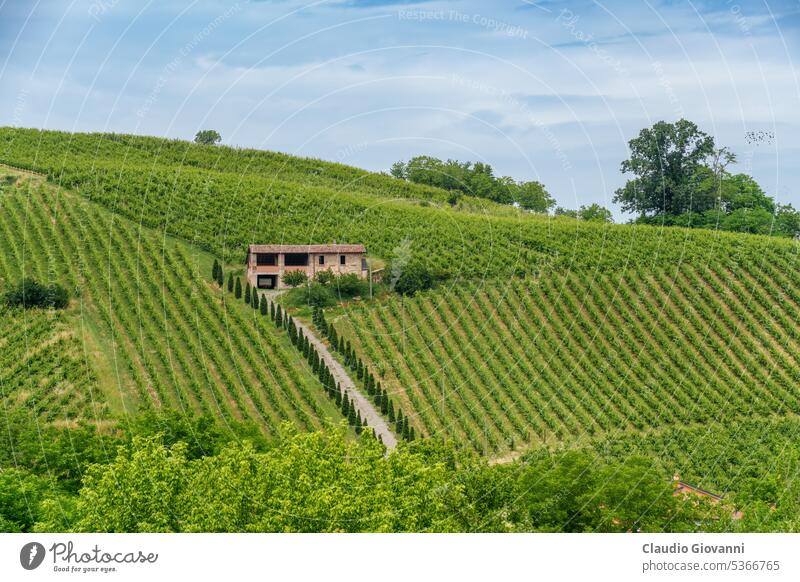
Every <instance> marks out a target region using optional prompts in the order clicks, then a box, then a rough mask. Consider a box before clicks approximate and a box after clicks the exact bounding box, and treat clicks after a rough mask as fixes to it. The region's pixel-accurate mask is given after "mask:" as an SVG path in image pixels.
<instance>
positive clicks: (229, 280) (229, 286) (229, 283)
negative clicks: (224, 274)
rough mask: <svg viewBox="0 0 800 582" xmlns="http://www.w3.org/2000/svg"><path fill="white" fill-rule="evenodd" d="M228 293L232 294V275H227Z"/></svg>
mask: <svg viewBox="0 0 800 582" xmlns="http://www.w3.org/2000/svg"><path fill="white" fill-rule="evenodd" d="M228 293H233V273H228Z"/></svg>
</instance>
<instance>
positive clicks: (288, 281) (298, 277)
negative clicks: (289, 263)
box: [281, 271, 308, 287]
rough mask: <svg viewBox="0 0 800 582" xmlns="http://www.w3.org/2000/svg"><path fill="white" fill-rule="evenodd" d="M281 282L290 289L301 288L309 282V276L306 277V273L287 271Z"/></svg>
mask: <svg viewBox="0 0 800 582" xmlns="http://www.w3.org/2000/svg"><path fill="white" fill-rule="evenodd" d="M281 280H282V281H283V284H284V285H288V286H289V287H299V286H300V285H305V284H306V283H307V282H308V275H306V273H305V271H287V272H285V273H284V274H283V277H282V278H281Z"/></svg>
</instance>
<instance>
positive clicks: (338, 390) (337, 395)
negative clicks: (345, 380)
mask: <svg viewBox="0 0 800 582" xmlns="http://www.w3.org/2000/svg"><path fill="white" fill-rule="evenodd" d="M334 399H335V400H336V406H337V407H340V408H341V406H342V389H341V388H339V385H338V384H337V385H336V392H335V393H334Z"/></svg>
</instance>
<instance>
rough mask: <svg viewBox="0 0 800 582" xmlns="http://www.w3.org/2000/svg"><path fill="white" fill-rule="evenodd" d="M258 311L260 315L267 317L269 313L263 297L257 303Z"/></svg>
mask: <svg viewBox="0 0 800 582" xmlns="http://www.w3.org/2000/svg"><path fill="white" fill-rule="evenodd" d="M258 309H259V311H260V312H261V315H267V313H269V311H268V310H267V298H266V297H265V296H264V295H262V296H261V301H259V304H258Z"/></svg>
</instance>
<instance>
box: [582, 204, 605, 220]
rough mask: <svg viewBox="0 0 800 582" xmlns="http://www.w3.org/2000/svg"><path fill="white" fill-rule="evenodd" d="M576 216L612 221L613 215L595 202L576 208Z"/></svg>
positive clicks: (585, 218)
mask: <svg viewBox="0 0 800 582" xmlns="http://www.w3.org/2000/svg"><path fill="white" fill-rule="evenodd" d="M578 218H580V219H581V220H591V221H595V222H614V216H613V215H612V214H611V211H610V210H609V209H608V208H605V207H603V206H600V205H599V204H597V203H594V204H590V205H589V206H581V207H580V208H579V209H578Z"/></svg>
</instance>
